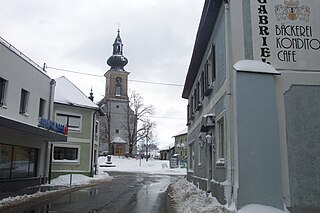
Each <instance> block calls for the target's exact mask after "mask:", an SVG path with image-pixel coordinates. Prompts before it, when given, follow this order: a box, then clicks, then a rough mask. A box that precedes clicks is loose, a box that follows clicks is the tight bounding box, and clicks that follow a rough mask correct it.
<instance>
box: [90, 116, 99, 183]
mask: <svg viewBox="0 0 320 213" xmlns="http://www.w3.org/2000/svg"><path fill="white" fill-rule="evenodd" d="M97 112H98V110H96V111H95V112H94V113H93V116H92V135H91V137H92V138H91V162H90V168H91V169H90V177H93V175H94V172H93V158H94V157H95V156H93V155H94V138H95V137H94V136H95V131H94V130H95V124H96V114H97Z"/></svg>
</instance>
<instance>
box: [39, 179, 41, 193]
mask: <svg viewBox="0 0 320 213" xmlns="http://www.w3.org/2000/svg"><path fill="white" fill-rule="evenodd" d="M39 192H41V175H40V177H39Z"/></svg>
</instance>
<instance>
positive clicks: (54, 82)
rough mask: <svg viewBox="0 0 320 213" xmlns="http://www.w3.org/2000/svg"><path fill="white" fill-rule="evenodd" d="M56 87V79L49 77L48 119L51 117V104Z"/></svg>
mask: <svg viewBox="0 0 320 213" xmlns="http://www.w3.org/2000/svg"><path fill="white" fill-rule="evenodd" d="M55 88H56V81H55V80H54V79H51V81H50V96H49V111H48V119H49V120H52V119H53V104H54V90H55Z"/></svg>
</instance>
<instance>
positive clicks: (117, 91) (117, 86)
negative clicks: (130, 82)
mask: <svg viewBox="0 0 320 213" xmlns="http://www.w3.org/2000/svg"><path fill="white" fill-rule="evenodd" d="M121 82H122V79H121V78H120V77H116V91H115V92H116V94H115V95H116V96H121V95H122V94H121Z"/></svg>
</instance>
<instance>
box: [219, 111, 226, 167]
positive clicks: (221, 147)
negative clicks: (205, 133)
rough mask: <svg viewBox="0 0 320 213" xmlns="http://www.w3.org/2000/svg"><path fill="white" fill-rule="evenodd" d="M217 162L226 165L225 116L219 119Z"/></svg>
mask: <svg viewBox="0 0 320 213" xmlns="http://www.w3.org/2000/svg"><path fill="white" fill-rule="evenodd" d="M217 123H218V125H217V127H218V143H217V151H218V152H217V164H220V165H224V146H225V125H224V117H222V118H220V119H219V120H218V122H217Z"/></svg>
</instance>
